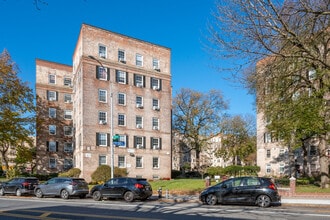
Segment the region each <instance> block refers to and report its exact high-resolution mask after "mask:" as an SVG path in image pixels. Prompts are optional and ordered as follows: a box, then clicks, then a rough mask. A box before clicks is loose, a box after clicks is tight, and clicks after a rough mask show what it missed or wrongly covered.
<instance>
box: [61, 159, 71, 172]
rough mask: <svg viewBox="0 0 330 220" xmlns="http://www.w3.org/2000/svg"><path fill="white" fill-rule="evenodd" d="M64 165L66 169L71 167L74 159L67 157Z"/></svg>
mask: <svg viewBox="0 0 330 220" xmlns="http://www.w3.org/2000/svg"><path fill="white" fill-rule="evenodd" d="M63 165H64V169H70V168H72V166H73V160H72V159H71V158H70V159H68V158H65V159H64V164H63Z"/></svg>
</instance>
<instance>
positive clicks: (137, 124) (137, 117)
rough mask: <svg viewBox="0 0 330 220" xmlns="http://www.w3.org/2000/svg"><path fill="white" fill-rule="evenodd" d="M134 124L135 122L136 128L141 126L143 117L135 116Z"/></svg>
mask: <svg viewBox="0 0 330 220" xmlns="http://www.w3.org/2000/svg"><path fill="white" fill-rule="evenodd" d="M135 124H136V128H143V118H142V116H136V119H135Z"/></svg>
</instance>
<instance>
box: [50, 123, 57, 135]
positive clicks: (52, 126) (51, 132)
mask: <svg viewBox="0 0 330 220" xmlns="http://www.w3.org/2000/svg"><path fill="white" fill-rule="evenodd" d="M48 129H49V134H50V135H55V134H56V125H49V127H48Z"/></svg>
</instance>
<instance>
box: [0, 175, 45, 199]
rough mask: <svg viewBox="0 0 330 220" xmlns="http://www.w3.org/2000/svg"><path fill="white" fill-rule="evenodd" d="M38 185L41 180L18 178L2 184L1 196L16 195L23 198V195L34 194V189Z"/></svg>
mask: <svg viewBox="0 0 330 220" xmlns="http://www.w3.org/2000/svg"><path fill="white" fill-rule="evenodd" d="M38 184H39V180H38V179H37V178H35V177H16V178H13V179H11V180H9V181H7V182H2V183H0V195H1V196H3V195H5V194H15V195H16V196H21V195H23V194H33V193H34V188H35V187H36V186H37V185H38Z"/></svg>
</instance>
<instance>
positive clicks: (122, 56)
mask: <svg viewBox="0 0 330 220" xmlns="http://www.w3.org/2000/svg"><path fill="white" fill-rule="evenodd" d="M118 61H119V62H122V63H126V57H125V50H122V49H119V50H118Z"/></svg>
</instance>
